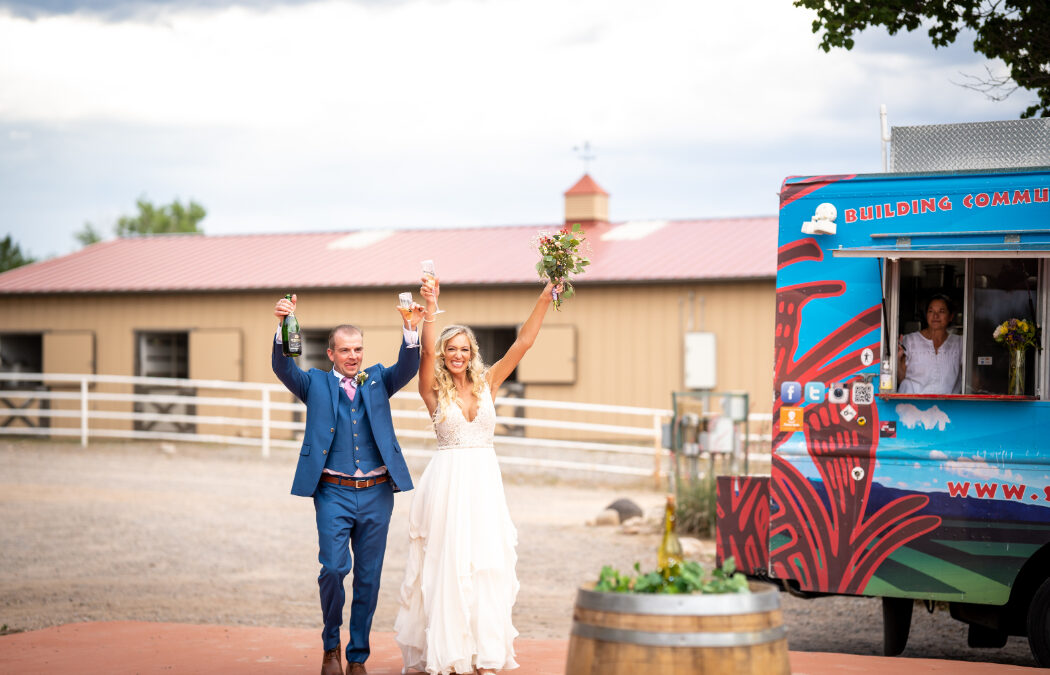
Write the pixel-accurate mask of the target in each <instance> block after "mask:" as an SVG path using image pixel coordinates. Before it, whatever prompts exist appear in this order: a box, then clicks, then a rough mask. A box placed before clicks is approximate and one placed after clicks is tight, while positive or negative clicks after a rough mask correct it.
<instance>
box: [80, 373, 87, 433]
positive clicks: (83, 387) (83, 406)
mask: <svg viewBox="0 0 1050 675" xmlns="http://www.w3.org/2000/svg"><path fill="white" fill-rule="evenodd" d="M87 444H88V383H87V378H86V377H82V378H80V447H82V448H86V447H87Z"/></svg>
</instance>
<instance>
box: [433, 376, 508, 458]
mask: <svg viewBox="0 0 1050 675" xmlns="http://www.w3.org/2000/svg"><path fill="white" fill-rule="evenodd" d="M441 412H442V411H441V409H440V408H438V409H437V410H436V411H435V412H434V420H435V421H434V432H435V433H436V434H437V445H438V450H450V449H452V448H488V447H491V446H492V434H493V432H494V430H495V428H496V406H495V405H493V403H492V395H491V394H489V388H488V387H485V389H484V390H483V391H482V392H481V398H480V400H479V401H478V414H477V416H476V417H475V418H474V419H473V420H472V421H470V422H468V421H467V418H466V417H465V416H464V415H463V410H462V409H460V407H459V405H457V404H456V402H455V401H453V403H452V405H451V406H450V410H448V411H447V412H446V414H445V416H444V419H442V417H441Z"/></svg>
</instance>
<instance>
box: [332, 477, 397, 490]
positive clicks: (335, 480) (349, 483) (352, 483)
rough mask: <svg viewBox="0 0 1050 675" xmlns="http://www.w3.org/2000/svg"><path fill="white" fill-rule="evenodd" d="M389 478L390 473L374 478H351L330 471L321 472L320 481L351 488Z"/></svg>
mask: <svg viewBox="0 0 1050 675" xmlns="http://www.w3.org/2000/svg"><path fill="white" fill-rule="evenodd" d="M388 480H390V474H387V473H384V474H383V475H381V476H376V477H375V478H368V479H365V480H355V479H353V478H342V477H340V476H333V475H332V474H330V473H322V474H321V481H322V482H325V483H332V484H333V485H342V486H343V487H352V488H367V487H372V486H373V485H379V484H380V483H385V482H387V481H388Z"/></svg>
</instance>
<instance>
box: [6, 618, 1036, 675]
mask: <svg viewBox="0 0 1050 675" xmlns="http://www.w3.org/2000/svg"><path fill="white" fill-rule="evenodd" d="M372 637H373V644H372V649H373V653H372V658H370V659H369V661H368V672H369V673H370V674H371V675H396V674H398V673H400V672H401V653H400V652H399V651H398V648H397V645H396V644H395V643H394V635H393V633H373V635H372ZM318 645H319V636H318V632H317V631H315V630H304V629H300V628H257V627H252V626H211V625H209V626H201V625H190V624H173V623H149V622H141V621H111V622H93V623H72V624H66V625H63V626H55V627H52V628H45V629H43V630H35V631H29V632H25V633H14V634H11V635H5V636H3V637H0V673H6V674H10V675H29V674H33V673H77V674H78V675H95V674H98V675H103V674H105V675H123V674H129V675H130V674H132V673H134V674H137V675H146V674H149V673H164V674H175V675H178V674H191V673H192V674H194V675H197V674H207V673H224V674H227V675H241V674H242V673H243V674H245V675H247V674H248V673H251V674H252V675H259V674H262V675H265V674H266V673H316V672H318V671H320V661H321V659H320V649H319V647H318ZM515 647H516V649H517V653H518V661H519V662H520V663H521V664H522V666H521V668H520V669H518V670H517V671H515V672H516V675H563V673H564V669H565V654H566V650H567V648H568V642H567V641H566V640H524V639H519V640H516V641H515ZM791 669H792V672H793V673H795V675H832V674H835V675H839V674H842V673H846V674H854V673H855V674H857V675H864V674H868V673H870V674H873V675H874V674H875V673H879V674H882V673H887V672H892V673H894V675H909V674H911V673H945V674H948V673H950V674H951V675H1009V674H1011V673H1015V674H1017V673H1031V674H1033V675H1034V674H1035V673H1039V672H1043V671H1041V670H1039V669H1036V668H1026V667H1023V666H1012V665H1001V664H994V663H974V662H965V661H943V660H937V659H905V658H887V657H879V656H856V655H852V654H825V653H817V652H791ZM570 675H571V674H570Z"/></svg>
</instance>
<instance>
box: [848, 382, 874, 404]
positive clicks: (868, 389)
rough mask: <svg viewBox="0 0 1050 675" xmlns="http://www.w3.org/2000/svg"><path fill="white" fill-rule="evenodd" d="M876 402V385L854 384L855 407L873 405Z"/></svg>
mask: <svg viewBox="0 0 1050 675" xmlns="http://www.w3.org/2000/svg"><path fill="white" fill-rule="evenodd" d="M874 402H875V385H873V384H872V383H871V382H854V383H853V405H871V404H872V403H874Z"/></svg>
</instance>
